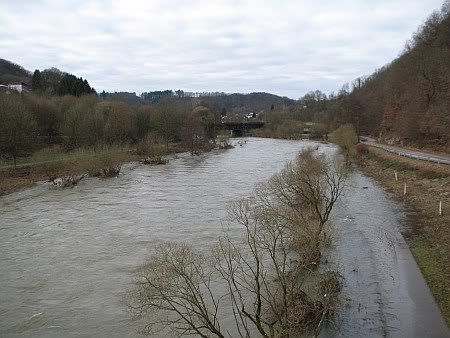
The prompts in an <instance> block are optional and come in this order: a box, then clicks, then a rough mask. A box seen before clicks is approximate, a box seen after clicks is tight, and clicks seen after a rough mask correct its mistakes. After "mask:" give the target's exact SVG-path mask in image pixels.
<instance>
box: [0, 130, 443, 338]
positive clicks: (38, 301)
mask: <svg viewBox="0 0 450 338" xmlns="http://www.w3.org/2000/svg"><path fill="white" fill-rule="evenodd" d="M240 140H241V141H242V142H244V144H243V145H242V146H239V145H237V146H236V147H235V148H234V149H230V150H225V151H213V152H210V153H207V154H203V155H201V156H195V157H192V156H189V155H180V156H177V158H175V159H172V160H171V161H170V163H169V164H168V165H163V166H145V165H140V164H128V165H126V166H125V167H124V169H123V171H122V173H121V174H120V176H119V177H117V178H114V179H108V180H101V179H94V178H92V179H91V178H90V179H85V180H83V181H82V182H81V183H80V184H78V185H77V186H76V187H74V188H72V189H52V188H51V187H50V186H49V185H48V184H44V183H42V184H38V185H37V186H35V187H33V188H31V189H26V190H23V191H20V192H16V193H13V194H9V195H6V196H2V197H0V253H1V256H0V336H8V337H19V336H20V337H61V336H64V337H92V336H96V337H134V336H137V333H136V328H135V325H134V324H133V323H132V322H131V321H130V319H129V315H128V314H127V312H126V309H125V306H124V305H123V304H122V302H121V300H122V297H123V295H124V293H125V292H126V290H128V289H129V288H130V283H131V280H132V276H133V270H134V269H135V268H136V266H138V265H139V264H141V263H142V262H143V260H144V259H145V257H146V256H147V255H148V254H149V252H150V251H151V249H152V248H154V246H155V244H156V243H160V242H162V241H167V240H175V241H187V242H190V243H192V244H193V245H195V246H197V247H203V246H208V245H209V244H211V243H212V242H214V241H215V240H216V239H217V237H218V236H219V235H220V234H222V223H221V220H223V219H224V217H225V215H226V206H227V203H228V202H230V201H233V200H236V199H238V198H239V197H242V196H246V195H248V194H249V193H250V192H251V191H252V189H253V188H254V186H255V184H257V183H258V182H261V181H264V180H266V179H267V178H268V177H270V176H271V175H272V174H274V173H276V172H278V171H279V170H281V168H282V167H283V166H284V164H285V163H286V162H287V161H289V160H291V159H293V158H294V157H295V154H296V153H297V152H298V151H300V150H301V149H302V148H304V147H309V146H314V147H315V146H317V145H319V144H317V143H312V142H301V141H283V140H272V139H258V138H242V139H240ZM234 142H236V140H234ZM319 151H321V152H325V153H330V152H332V151H334V147H333V146H331V145H320V149H319ZM362 185H364V186H367V187H368V189H363V187H362ZM352 189H353V190H352ZM361 194H366V195H367V196H366V197H367V198H368V200H367V199H366V200H364V199H362V198H361V196H363V195H361ZM346 196H347V197H346V198H345V199H344V200H343V202H342V203H341V204H340V206H339V211H337V212H336V213H335V215H334V222H335V223H336V225H337V229H340V230H339V231H336V240H337V243H338V244H337V245H336V247H335V249H334V250H335V252H336V255H334V257H339V262H338V261H335V262H334V263H335V264H337V265H339V267H340V268H341V269H342V271H343V274H344V277H346V283H345V286H344V290H343V292H344V293H343V294H344V297H347V298H346V299H350V300H348V303H349V305H348V306H347V305H345V306H342V307H341V308H340V309H339V311H338V317H339V318H338V320H339V323H340V325H339V327H337V330H333V331H324V332H325V335H327V336H328V335H343V336H347V337H349V336H354V337H358V336H361V334H362V335H363V336H370V334H368V333H371V334H373V336H382V335H388V336H389V334H388V333H389V332H390V331H389V324H390V322H388V321H387V320H386V319H383V318H384V317H383V315H384V311H385V308H386V307H382V305H383V304H382V303H383V302H385V303H386V302H387V301H388V300H386V299H385V298H386V297H387V296H386V297H385V298H383V297H382V296H380V297H378V296H376V297H375V296H374V297H372V298H370V297H366V295H365V294H364V290H365V288H367V285H371V286H373V285H374V283H375V284H377V283H378V284H377V285H381V286H384V285H385V284H383V283H387V282H388V281H391V280H392V277H391V276H390V275H388V274H386V275H384V274H383V273H379V274H378V275H377V279H376V280H375V282H373V280H371V278H373V276H372V274H374V271H375V272H379V271H380V269H386V266H385V265H383V266H382V267H379V268H378V267H377V264H378V262H379V255H378V254H376V253H374V250H385V249H386V247H389V248H391V247H392V244H391V239H389V240H384V239H383V238H381V242H380V243H382V244H377V243H378V242H377V236H379V234H378V230H376V224H375V225H372V226H373V228H375V229H372V231H362V230H360V229H359V227H360V226H363V227H367V223H370V222H372V223H373V221H371V220H373V217H372V216H370V217H365V216H363V214H364V212H365V211H364V210H366V211H367V210H370V211H371V212H378V213H379V214H384V210H383V208H391V209H388V210H390V211H388V213H387V214H385V215H386V216H385V217H386V218H387V220H385V221H383V224H385V228H389V229H392V231H391V232H392V233H393V234H394V235H395V236H397V234H398V233H399V232H398V229H396V227H397V226H398V224H399V221H398V220H397V218H398V217H400V216H401V215H402V212H401V210H400V211H399V210H396V209H395V210H394V209H392V207H391V206H390V204H389V203H388V201H389V200H388V199H387V197H386V196H385V195H384V192H382V190H381V189H380V188H378V187H377V186H376V184H375V183H374V182H372V181H370V180H368V179H367V178H365V177H363V176H361V175H359V174H357V175H354V176H353V177H352V179H351V182H350V184H349V188H348V190H347V194H346ZM358 196H359V197H358ZM371 196H372V197H373V198H376V199H377V200H378V202H377V203H375V204H370V203H369V202H370V197H371ZM399 215H400V216H399ZM358 217H359V219H358ZM389 222H391V223H389ZM372 223H370V224H372ZM392 227H393V228H392ZM385 228H382V232H383V231H384V229H385ZM346 231H347V232H346ZM367 237H370V238H369V239H367ZM347 238H348V241H349V242H350V244H351V246H350V247H349V246H348V245H346V241H347ZM362 238H366V241H362V240H361V239H362ZM395 238H397V237H395ZM358 243H359V244H358ZM383 243H384V244H383ZM365 250H366V251H367V250H369V253H367V252H366V251H365ZM370 250H372V251H370ZM361 252H363V254H362V255H363V256H362V257H363V258H361V260H360V261H358V260H357V259H356V258H355V255H356V256H358V255H359V254H360V253H361ZM406 252H407V253H409V251H408V250H407V249H406ZM396 254H397V252H396ZM383 255H385V254H383ZM385 256H386V255H385ZM385 256H383V257H384V258H383V260H382V261H381V263H383V264H387V265H388V267H387V269H388V270H389V271H396V270H395V269H396V266H397V265H396V264H398V261H395V262H393V261H392V254H391V256H389V257H388V256H386V257H385ZM403 256H405V255H403ZM403 256H402V257H403ZM409 256H410V254H409ZM409 256H408V257H409ZM408 259H409V260H408V262H409V264H410V263H411V259H412V258H411V257H409V258H408ZM342 264H344V266H342ZM355 264H356V265H357V264H366V265H367V264H369V267H368V268H364V269H361V271H360V272H359V274H358V275H357V276H358V277H355V272H354V271H353V269H354V268H355V267H354V265H355ZM370 264H371V265H370ZM413 264H414V263H413ZM408 271H413V274H412V275H411V276H412V277H413V278H417V276H419V277H420V278H421V275H420V272H419V273H418V275H417V271H418V269H417V267H416V266H415V265H414V266H413V268H411V269H410V270H408ZM352 276H353V277H352ZM403 276H404V278H403V279H401V283H407V281H408V280H409V279H408V278H406V277H405V274H403ZM405 281H406V282H405ZM419 284H420V283H419ZM402 287H408V285H406V286H405V285H403V284H402ZM408 290H409V289H408ZM413 290H414V289H413ZM417 290H419V291H420V294H425V296H424V299H425V303H426V304H431V305H429V306H428V307H427V309H428V310H429V309H432V310H433V311H434V312H433V311H432V315H431V317H430V318H429V319H430V320H437V319H436V318H438V319H439V313H438V312H437V314H436V306H435V304H434V301H433V300H432V297H431V296H430V294H429V290H428V288H427V287H426V285H425V284H424V283H423V280H422V284H420V285H419V286H418V287H417ZM373 292H374V294H376V295H378V293H381V294H383V293H384V291H383V290H381V291H380V290H378V289H376V290H375V291H373ZM377 292H378V293H377ZM392 292H395V289H394V290H393V291H392ZM383 295H384V294H383ZM377 297H378V298H377ZM397 298H398V297H397ZM397 298H394V302H395V301H397V300H398V299H397ZM402 299H403V298H402ZM373 300H374V301H376V302H377V303H376V304H377V305H371V304H372V301H373ZM361 303H362V305H359V304H361ZM378 304H382V305H380V306H379V305H378ZM413 305H414V304H413ZM361 306H363V307H364V306H365V307H366V308H364V309H365V310H366V309H367V311H369V312H370V311H371V310H373V311H374V313H375V315H373V316H379V317H376V318H377V319H376V320H375V321H374V324H373V325H367V324H366V323H367V319H365V318H363V317H364V316H362V315H360V316H358V315H355V313H360V312H361ZM410 306H412V305H411V303H407V304H406V305H405V306H404V307H403V309H404V308H405V307H406V308H407V311H403V312H402V313H401V315H407V316H408V315H411V313H412V315H413V317H411V318H406V319H405V321H406V324H404V325H406V329H407V332H416V331H414V323H412V324H411V322H412V321H413V320H416V319H417V318H416V317H417V316H416V315H417V314H418V312H417V311H416V312H414V311H415V310H411V308H410ZM358 308H359V309H360V311H359V312H358V310H357V309H358ZM394 315H395V313H394ZM371 316H372V313H369V314H367V316H366V317H371ZM378 318H380V319H379V320H378ZM440 320H441V321H442V319H440ZM396 324H398V323H397V322H396ZM399 325H400V324H398V325H397V327H396V329H397V330H400V331H395V332H402V327H401V325H400V328H399V327H398V326H399ZM426 325H430V324H429V322H427V323H426ZM436 325H437V326H438V327H439V325H441V324H440V322H439V323H437V324H436ZM444 325H445V324H444ZM416 326H417V325H416ZM441 326H442V325H441ZM411 330H412V331H411ZM442 330H445V328H444V329H442ZM327 332H328V333H327ZM420 332H423V331H420ZM437 332H445V331H437ZM394 336H395V335H394Z"/></svg>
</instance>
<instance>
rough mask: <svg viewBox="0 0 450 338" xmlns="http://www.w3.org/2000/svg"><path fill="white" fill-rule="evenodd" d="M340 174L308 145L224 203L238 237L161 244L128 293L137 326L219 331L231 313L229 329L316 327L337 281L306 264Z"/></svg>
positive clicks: (315, 252) (313, 256)
mask: <svg viewBox="0 0 450 338" xmlns="http://www.w3.org/2000/svg"><path fill="white" fill-rule="evenodd" d="M345 178H346V172H345V171H342V170H341V166H340V165H336V166H333V165H330V164H329V162H328V161H327V160H326V159H325V157H323V156H319V155H315V154H314V153H313V151H311V150H306V151H304V152H303V153H301V154H300V155H299V157H298V158H297V159H296V161H294V162H293V163H291V164H289V165H288V166H286V168H285V169H284V170H283V171H282V172H281V173H280V174H278V175H275V176H274V177H273V178H272V179H271V180H270V181H269V182H268V183H267V184H264V185H261V186H260V187H259V188H258V189H257V190H256V191H255V193H254V194H253V195H252V196H251V197H249V198H246V199H242V200H239V201H237V202H235V203H233V204H232V205H231V206H230V208H229V211H230V212H229V215H230V218H229V219H230V222H232V223H233V224H239V225H240V226H241V228H242V229H243V230H244V231H243V236H242V238H243V239H242V241H236V240H233V239H232V237H231V234H230V233H226V234H225V235H224V236H222V237H221V238H220V239H219V241H218V243H217V244H216V245H215V246H214V247H213V248H212V251H211V253H209V254H207V253H201V252H200V251H196V250H194V249H193V248H192V247H190V246H189V245H187V244H173V243H166V244H163V245H161V246H159V247H158V248H157V249H156V251H155V254H153V255H152V256H151V257H150V258H149V259H148V260H147V262H146V263H145V264H144V265H143V266H142V267H141V268H140V269H139V272H138V274H137V281H136V288H135V289H134V290H132V291H131V292H130V295H129V298H128V304H129V308H130V309H131V311H132V312H133V313H134V314H135V315H136V317H137V318H140V319H141V320H143V321H144V323H145V324H144V331H145V332H159V333H160V334H161V332H167V331H165V330H174V331H175V332H176V333H178V334H181V335H184V334H196V335H199V336H201V337H209V336H216V337H223V336H224V335H225V334H227V335H231V333H230V332H227V331H225V330H224V328H223V325H222V324H221V321H220V319H221V318H223V317H222V316H223V314H224V313H231V315H232V316H233V318H234V328H232V330H233V334H232V335H235V336H240V337H253V336H255V335H256V334H259V335H262V336H263V337H292V336H299V335H301V334H317V332H318V331H319V330H320V325H321V324H322V322H323V320H324V318H325V317H326V316H327V314H329V313H331V312H332V310H333V307H334V305H335V302H336V295H337V293H338V291H339V289H340V284H339V278H338V277H337V276H338V275H337V274H336V273H334V272H329V273H321V272H319V271H317V270H316V269H311V262H313V261H314V260H316V264H318V261H317V256H320V250H321V243H322V240H323V234H324V231H325V230H324V226H325V224H326V223H327V222H328V219H329V215H330V212H331V210H332V208H333V206H334V204H335V202H336V200H337V199H338V198H339V196H340V194H341V192H342V189H343V186H344V181H345ZM311 285H312V286H315V287H311ZM224 286H226V287H225V288H224ZM229 329H230V328H229Z"/></svg>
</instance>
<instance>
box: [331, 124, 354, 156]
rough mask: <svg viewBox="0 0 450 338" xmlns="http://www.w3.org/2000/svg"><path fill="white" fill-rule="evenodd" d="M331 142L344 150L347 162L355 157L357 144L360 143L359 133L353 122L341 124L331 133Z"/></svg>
mask: <svg viewBox="0 0 450 338" xmlns="http://www.w3.org/2000/svg"><path fill="white" fill-rule="evenodd" d="M330 139H331V142H333V143H336V144H337V145H338V146H339V147H340V148H341V151H342V154H343V155H344V157H345V159H346V160H347V162H350V161H351V159H352V158H354V157H355V154H356V150H355V145H356V144H357V143H358V135H357V134H356V130H355V128H354V127H353V126H352V125H351V124H346V125H343V126H340V127H339V128H338V129H336V130H335V131H333V132H332V133H331V135H330Z"/></svg>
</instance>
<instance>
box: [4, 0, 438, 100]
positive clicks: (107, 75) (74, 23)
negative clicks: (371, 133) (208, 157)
mask: <svg viewBox="0 0 450 338" xmlns="http://www.w3.org/2000/svg"><path fill="white" fill-rule="evenodd" d="M441 4H442V0H339V1H336V0H332V1H331V0H278V1H275V0H274V1H265V0H251V1H237V0H229V1H215V0H139V1H132V0H123V1H112V0H109V1H108V0H76V1H72V0H69V1H66V0H64V1H63V0H33V1H32V0H16V1H14V0H0V57H1V58H5V59H8V60H10V61H13V62H16V63H19V64H20V65H22V66H24V67H25V68H27V69H29V70H31V71H33V70H34V69H36V68H38V69H41V70H42V69H45V68H49V67H57V68H59V69H61V70H63V71H67V72H70V73H73V74H75V75H77V76H82V77H83V78H87V79H88V81H89V82H90V83H91V85H93V86H94V87H95V88H96V89H97V91H101V90H103V89H104V90H106V91H134V92H137V93H140V92H142V91H150V90H159V89H183V90H186V91H225V92H254V91H266V92H271V93H274V94H279V95H286V96H289V97H291V98H298V97H300V96H302V95H303V94H304V93H306V92H307V91H309V90H314V89H321V90H322V91H325V92H327V93H328V92H330V91H332V90H337V89H338V88H339V87H341V86H342V84H343V83H344V82H348V81H351V80H353V79H354V78H356V77H358V76H360V75H364V74H366V75H367V74H370V73H372V72H373V71H374V70H375V69H376V68H379V67H381V66H383V65H384V64H386V63H387V62H389V61H391V60H392V59H393V58H395V57H396V56H398V54H399V53H400V52H401V50H402V48H403V46H404V44H405V41H406V40H407V39H409V38H410V37H411V34H412V33H413V32H414V31H415V30H416V29H417V27H418V26H419V25H420V24H421V23H422V22H423V21H424V20H425V19H426V17H427V16H428V15H429V14H430V13H431V12H432V11H433V10H436V9H439V8H440V7H441Z"/></svg>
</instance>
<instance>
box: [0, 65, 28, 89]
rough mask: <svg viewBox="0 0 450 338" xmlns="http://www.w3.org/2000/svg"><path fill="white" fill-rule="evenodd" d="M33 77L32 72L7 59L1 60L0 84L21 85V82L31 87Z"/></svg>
mask: <svg viewBox="0 0 450 338" xmlns="http://www.w3.org/2000/svg"><path fill="white" fill-rule="evenodd" d="M31 75H32V74H31V72H30V71H28V70H26V69H25V68H23V67H22V66H20V65H18V64H16V63H14V62H11V61H8V60H5V59H0V84H3V85H7V84H20V83H21V82H25V83H26V84H28V85H30V84H31Z"/></svg>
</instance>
